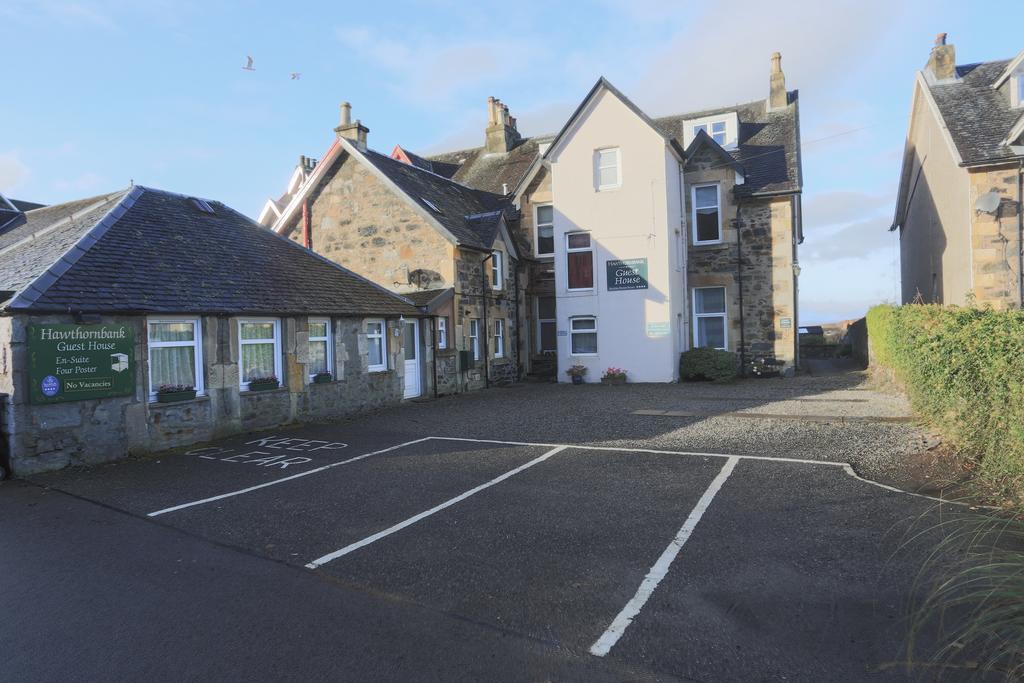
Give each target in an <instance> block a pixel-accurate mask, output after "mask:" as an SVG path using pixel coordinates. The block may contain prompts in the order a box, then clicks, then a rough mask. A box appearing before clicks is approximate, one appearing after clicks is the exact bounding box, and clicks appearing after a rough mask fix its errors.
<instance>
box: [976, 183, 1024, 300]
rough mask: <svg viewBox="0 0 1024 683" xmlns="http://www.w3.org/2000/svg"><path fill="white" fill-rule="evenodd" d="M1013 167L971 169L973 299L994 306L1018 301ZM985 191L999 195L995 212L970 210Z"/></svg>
mask: <svg viewBox="0 0 1024 683" xmlns="http://www.w3.org/2000/svg"><path fill="white" fill-rule="evenodd" d="M1017 174H1018V170H1017V168H1016V167H1015V166H1009V167H1005V168H1000V169H988V170H979V171H971V172H970V173H969V174H968V177H969V178H970V195H969V202H970V206H971V207H972V210H971V211H970V214H969V215H970V216H971V220H972V223H971V257H972V263H971V268H972V281H973V284H972V291H973V300H974V301H975V302H976V303H980V304H992V305H993V306H994V307H996V308H1009V307H1017V306H1020V305H1021V304H1022V303H1024V302H1022V301H1021V269H1020V253H1021V252H1020V250H1021V246H1022V245H1021V243H1020V224H1019V222H1018V221H1019V208H1018V204H1017V183H1018V175H1017ZM988 192H997V193H998V194H999V196H1000V204H999V208H998V210H997V211H996V212H995V213H984V212H981V211H974V210H973V207H974V205H975V202H976V201H977V200H978V198H979V197H981V196H982V195H984V194H987V193H988Z"/></svg>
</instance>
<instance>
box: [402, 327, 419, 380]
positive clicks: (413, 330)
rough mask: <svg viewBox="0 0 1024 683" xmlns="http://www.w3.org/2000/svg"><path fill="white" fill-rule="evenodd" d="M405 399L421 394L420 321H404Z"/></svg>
mask: <svg viewBox="0 0 1024 683" xmlns="http://www.w3.org/2000/svg"><path fill="white" fill-rule="evenodd" d="M404 333H405V394H404V395H405V398H416V397H417V396H419V395H420V394H421V393H423V388H422V386H421V385H422V382H421V381H420V321H419V320H406V321H405V330H404Z"/></svg>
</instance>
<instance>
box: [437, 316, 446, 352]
mask: <svg viewBox="0 0 1024 683" xmlns="http://www.w3.org/2000/svg"><path fill="white" fill-rule="evenodd" d="M437 348H439V349H447V348H448V318H446V317H442V318H438V319H437Z"/></svg>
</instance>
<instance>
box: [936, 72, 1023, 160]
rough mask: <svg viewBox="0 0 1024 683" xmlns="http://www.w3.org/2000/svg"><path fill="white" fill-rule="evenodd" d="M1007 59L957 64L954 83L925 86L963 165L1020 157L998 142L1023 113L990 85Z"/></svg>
mask: <svg viewBox="0 0 1024 683" xmlns="http://www.w3.org/2000/svg"><path fill="white" fill-rule="evenodd" d="M1010 61H1011V60H1009V59H1003V60H999V61H996V62H984V63H980V64H968V65H964V66H958V67H957V68H956V71H957V76H958V77H959V80H957V81H956V82H953V83H946V84H940V85H929V90H930V91H931V95H932V99H934V100H935V104H936V106H937V107H938V108H939V112H940V113H941V114H942V118H943V120H944V121H945V123H946V128H948V129H949V134H950V135H951V136H952V138H953V144H955V145H956V148H957V151H958V152H959V153H960V158H961V159H962V160H963V163H964V164H965V165H968V166H970V165H974V164H983V163H991V162H996V161H1002V160H1008V159H1017V158H1019V157H1020V155H1018V154H1015V153H1014V152H1013V150H1011V149H1010V148H1009V147H1005V146H1003V145H1002V144H1000V143H1002V141H1003V139H1004V138H1005V137H1006V134H1007V133H1009V132H1010V129H1011V128H1013V124H1015V123H1016V122H1017V120H1018V119H1020V117H1021V116H1022V114H1024V112H1022V110H1020V109H1014V108H1013V107H1011V106H1010V100H1009V98H1008V97H1007V96H1006V95H1005V94H1004V93H1003V92H1001V91H1000V90H994V89H992V87H991V86H992V84H993V83H994V82H995V81H996V79H998V78H999V76H1001V75H1002V73H1003V71H1004V70H1005V69H1006V67H1007V65H1008V64H1009V63H1010Z"/></svg>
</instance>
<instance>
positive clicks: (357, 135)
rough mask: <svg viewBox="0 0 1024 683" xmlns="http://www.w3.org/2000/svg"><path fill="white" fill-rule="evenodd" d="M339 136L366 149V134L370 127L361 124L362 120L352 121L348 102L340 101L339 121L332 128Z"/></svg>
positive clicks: (363, 149) (361, 148) (350, 106)
mask: <svg viewBox="0 0 1024 683" xmlns="http://www.w3.org/2000/svg"><path fill="white" fill-rule="evenodd" d="M334 132H335V133H337V135H338V137H339V138H345V139H347V140H351V141H352V142H353V143H355V145H356V147H358V148H359V149H360V150H362V151H364V152H365V151H366V135H367V133H369V132H370V129H369V128H367V127H366V126H364V125H363V122H362V121H360V120H359V119H356V122H355V123H352V105H351V104H349V103H348V102H342V103H341V123H340V124H339V125H338V127H337V128H335V129H334Z"/></svg>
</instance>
